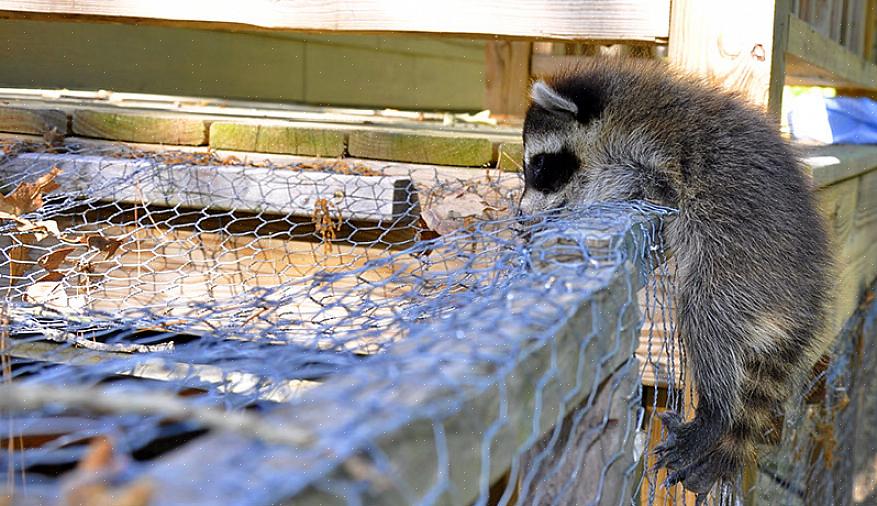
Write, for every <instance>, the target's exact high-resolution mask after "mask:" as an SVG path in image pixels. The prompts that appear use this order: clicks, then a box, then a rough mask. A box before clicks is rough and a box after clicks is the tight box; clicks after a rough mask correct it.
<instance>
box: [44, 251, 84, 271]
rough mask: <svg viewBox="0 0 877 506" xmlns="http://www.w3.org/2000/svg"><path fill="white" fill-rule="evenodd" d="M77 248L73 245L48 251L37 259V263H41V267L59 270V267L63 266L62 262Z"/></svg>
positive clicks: (48, 269)
mask: <svg viewBox="0 0 877 506" xmlns="http://www.w3.org/2000/svg"><path fill="white" fill-rule="evenodd" d="M75 250H76V248H74V247H72V246H68V247H66V248H58V249H56V250H55V251H52V252H50V253H46V254H45V255H43V256H41V257H40V258H39V259H38V260H37V263H38V264H39V265H40V267H42V268H43V269H45V270H47V271H54V270H57V269H58V268H59V267H61V264H62V263H63V262H64V260H65V259H66V258H67V255H69V254H70V253H72V252H73V251H75Z"/></svg>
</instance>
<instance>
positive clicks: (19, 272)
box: [8, 234, 34, 282]
mask: <svg viewBox="0 0 877 506" xmlns="http://www.w3.org/2000/svg"><path fill="white" fill-rule="evenodd" d="M13 241H14V242H15V243H16V244H15V245H14V246H12V247H11V248H9V250H8V251H9V260H10V262H9V276H10V278H12V280H13V282H14V281H15V279H16V278H20V277H22V276H24V273H25V272H27V271H28V269H30V268H31V267H32V266H33V262H32V261H31V259H30V252H31V250H32V249H33V248H32V247H31V245H32V244H33V243H34V236H33V234H21V235H16V236H14V237H13Z"/></svg>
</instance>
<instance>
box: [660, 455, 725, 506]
mask: <svg viewBox="0 0 877 506" xmlns="http://www.w3.org/2000/svg"><path fill="white" fill-rule="evenodd" d="M719 453H720V452H713V453H710V454H708V455H705V456H704V457H702V458H700V459H698V460H697V462H695V463H693V464H690V465H688V466H685V467H683V468H681V469H679V470H677V471H674V472H672V473H670V474H669V475H668V476H667V479H666V480H664V486H665V487H667V488H669V487H672V486H673V485H676V484H677V483H682V486H683V487H685V489H686V490H688V491H690V492H694V493H696V494H697V495H698V504H700V503H701V498H700V497H701V496H703V497H704V499H703V500H706V495H707V494H708V493H709V491H710V490H712V488H713V486H714V485H715V484H716V483H717V482H719V481H720V480H722V479H723V478H728V477H730V476H732V475H733V473H734V472H736V469H735V468H734V465H733V464H731V461H730V460H729V459H726V458H723V456H722V455H720V454H719Z"/></svg>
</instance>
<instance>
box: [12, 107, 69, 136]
mask: <svg viewBox="0 0 877 506" xmlns="http://www.w3.org/2000/svg"><path fill="white" fill-rule="evenodd" d="M52 131H54V132H56V133H58V134H61V135H63V134H66V133H67V115H66V114H64V111H60V110H58V109H48V108H36V107H33V108H31V107H8V106H0V132H13V133H21V134H34V135H43V134H45V133H48V132H52Z"/></svg>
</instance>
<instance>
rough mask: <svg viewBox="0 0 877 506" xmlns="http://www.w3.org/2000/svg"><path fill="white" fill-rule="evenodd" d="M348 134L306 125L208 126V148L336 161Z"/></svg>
mask: <svg viewBox="0 0 877 506" xmlns="http://www.w3.org/2000/svg"><path fill="white" fill-rule="evenodd" d="M346 145H347V133H346V132H345V131H344V130H342V129H341V128H340V127H339V128H335V129H329V128H314V127H311V126H309V125H307V124H306V123H305V124H303V123H277V122H273V123H269V122H258V123H257V122H250V123H238V122H226V121H217V122H213V123H212V124H211V125H210V147H211V148H213V149H230V150H234V151H255V152H258V153H285V154H291V155H310V156H321V157H332V158H337V157H340V156H342V155H344V151H345V148H346Z"/></svg>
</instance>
